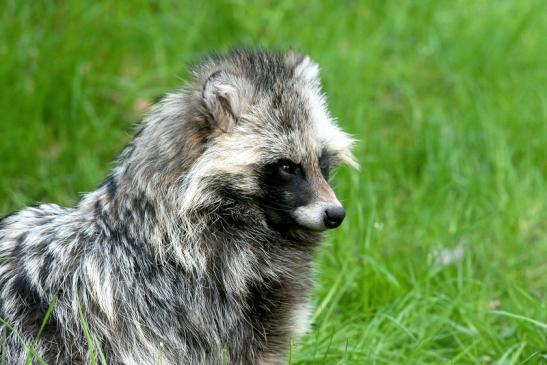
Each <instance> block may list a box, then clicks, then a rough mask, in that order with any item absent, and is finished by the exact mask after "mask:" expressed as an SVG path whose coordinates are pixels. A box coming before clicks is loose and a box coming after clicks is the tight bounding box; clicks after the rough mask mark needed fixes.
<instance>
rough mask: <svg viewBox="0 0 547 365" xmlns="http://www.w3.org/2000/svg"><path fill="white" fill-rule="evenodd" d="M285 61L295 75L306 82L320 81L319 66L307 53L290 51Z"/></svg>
mask: <svg viewBox="0 0 547 365" xmlns="http://www.w3.org/2000/svg"><path fill="white" fill-rule="evenodd" d="M285 62H286V63H287V65H288V66H289V67H290V68H291V69H292V70H293V73H294V76H295V77H299V78H301V79H302V80H304V81H306V82H312V83H318V82H319V66H318V65H317V63H315V62H313V61H312V59H311V58H310V57H309V56H307V55H302V54H298V53H296V52H293V51H291V52H289V53H287V56H286V57H285Z"/></svg>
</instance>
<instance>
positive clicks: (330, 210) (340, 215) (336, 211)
mask: <svg viewBox="0 0 547 365" xmlns="http://www.w3.org/2000/svg"><path fill="white" fill-rule="evenodd" d="M345 216H346V211H345V210H344V207H343V206H341V205H333V206H328V207H326V208H325V212H324V216H323V223H324V224H325V227H326V228H329V229H330V228H336V227H338V226H339V225H340V224H342V221H343V220H344V217H345Z"/></svg>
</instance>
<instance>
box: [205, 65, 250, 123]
mask: <svg viewBox="0 0 547 365" xmlns="http://www.w3.org/2000/svg"><path fill="white" fill-rule="evenodd" d="M250 95H251V87H250V84H249V82H247V80H245V79H244V78H243V77H240V76H237V75H234V74H232V73H229V72H227V71H216V72H214V73H213V74H211V76H209V78H207V80H206V81H205V84H204V85H203V90H202V98H203V102H204V104H205V107H206V108H207V110H208V112H209V113H210V115H211V117H212V121H211V122H212V124H213V126H214V127H216V128H218V129H220V130H222V131H223V132H225V133H229V132H231V131H232V130H233V129H234V127H235V126H236V124H237V123H238V120H239V118H240V117H241V115H242V114H243V113H244V112H245V110H246V109H247V107H248V106H249V104H250V99H251V96H250Z"/></svg>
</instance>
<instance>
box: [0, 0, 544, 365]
mask: <svg viewBox="0 0 547 365" xmlns="http://www.w3.org/2000/svg"><path fill="white" fill-rule="evenodd" d="M546 35H547V2H546V1H544V0H529V1H527V0H514V1H500V0H497V1H494V0H492V1H486V0H480V1H463V0H456V1H433V0H425V1H410V0H397V1H361V2H360V1H349V0H347V1H334V0H328V1H321V2H320V1H310V2H296V1H286V0H283V1H277V2H274V1H272V2H253V3H252V4H251V5H248V4H245V2H244V1H241V0H233V1H215V2H200V1H193V2H175V1H155V2H153V4H151V3H150V2H148V1H117V2H115V1H111V2H104V3H99V2H91V1H90V2H87V1H83V0H81V1H66V2H58V1H38V0H37V1H32V2H30V1H19V0H15V1H13V0H4V1H2V2H1V4H0V110H1V114H0V156H2V159H1V162H0V214H1V213H8V212H10V211H12V210H15V209H18V208H21V207H23V206H25V205H27V204H30V203H32V202H35V201H44V202H55V203H58V204H62V205H70V204H73V203H74V202H75V201H76V200H77V199H78V196H79V195H80V194H81V193H82V192H86V191H89V190H92V189H93V188H94V187H95V186H97V185H98V184H99V183H100V181H101V179H102V178H103V177H104V176H105V174H106V173H107V171H108V170H109V168H110V166H111V161H112V159H113V158H114V156H115V155H116V153H118V152H119V151H120V150H121V148H122V147H123V146H124V145H125V144H126V143H127V142H128V141H129V139H130V137H131V133H132V128H133V126H134V124H135V123H136V122H138V121H139V120H140V119H141V118H142V116H143V114H144V113H145V110H146V108H147V106H148V105H149V104H151V103H153V102H154V101H155V100H157V99H158V98H159V97H161V95H163V94H164V93H165V92H167V91H169V90H172V89H173V88H176V87H178V86H180V85H181V83H182V82H183V80H185V79H186V78H187V76H188V75H187V74H186V65H187V63H188V62H190V61H192V60H195V59H196V57H198V56H199V55H200V54H203V53H207V52H210V51H212V50H217V51H224V50H227V49H228V48H230V47H233V46H241V45H243V46H263V47H268V48H276V49H285V48H288V47H293V48H296V49H299V50H302V51H305V52H307V53H309V54H310V55H311V56H312V58H313V59H314V60H315V61H317V62H318V63H319V64H320V66H321V70H322V78H323V81H324V88H325V92H326V94H327V95H328V99H329V104H330V107H331V109H332V113H333V115H334V116H336V118H337V119H338V120H339V122H340V124H341V125H342V126H343V127H344V128H345V129H346V130H348V131H349V132H351V133H352V134H353V135H354V136H355V137H356V138H357V139H358V141H359V142H358V144H357V147H356V150H355V153H356V156H357V158H358V160H359V162H360V164H361V166H362V168H361V170H360V171H354V170H350V169H349V168H341V169H340V170H339V171H338V172H337V173H336V176H335V178H334V182H335V185H336V191H337V193H338V196H339V198H340V200H341V201H342V202H344V204H345V206H346V209H347V212H348V218H347V220H346V221H345V222H344V224H343V225H342V227H341V228H339V229H338V230H336V231H334V232H332V233H330V234H329V236H328V238H327V240H326V242H325V244H324V245H323V246H322V247H321V248H320V250H319V252H318V254H317V258H316V284H317V285H316V290H315V291H314V293H313V296H312V301H313V302H314V304H315V306H316V309H315V312H314V315H313V328H312V330H311V331H310V333H309V334H308V335H307V336H305V337H304V338H302V339H300V340H299V341H297V342H295V343H294V345H293V347H292V350H291V353H290V361H291V363H292V364H301V365H304V364H498V365H502V364H504V365H505V364H515V365H516V364H547V66H546V65H547V36H546Z"/></svg>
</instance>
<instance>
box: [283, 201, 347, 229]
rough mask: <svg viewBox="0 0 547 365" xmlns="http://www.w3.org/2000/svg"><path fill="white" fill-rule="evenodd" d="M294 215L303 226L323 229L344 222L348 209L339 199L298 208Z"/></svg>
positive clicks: (334, 226)
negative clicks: (345, 208)
mask: <svg viewBox="0 0 547 365" xmlns="http://www.w3.org/2000/svg"><path fill="white" fill-rule="evenodd" d="M292 216H293V218H294V220H295V221H296V222H297V223H298V224H299V225H300V226H301V227H303V228H306V229H309V230H312V231H323V230H325V229H330V228H336V227H338V226H339V225H340V224H342V221H343V220H344V217H345V216H346V211H345V210H344V207H342V205H341V204H340V203H339V202H338V201H335V202H324V201H319V202H314V203H311V204H308V205H304V206H301V207H298V208H296V209H295V210H294V211H293V213H292Z"/></svg>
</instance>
